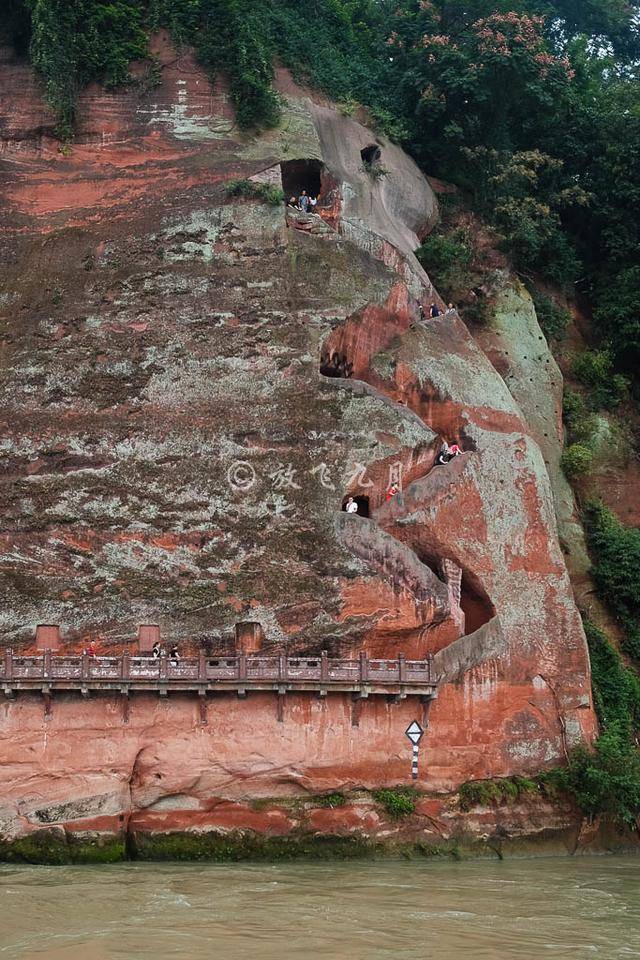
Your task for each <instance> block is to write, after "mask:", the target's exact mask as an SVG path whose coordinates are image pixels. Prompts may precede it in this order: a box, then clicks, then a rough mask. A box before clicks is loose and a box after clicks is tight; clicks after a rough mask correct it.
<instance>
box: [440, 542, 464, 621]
mask: <svg viewBox="0 0 640 960" xmlns="http://www.w3.org/2000/svg"><path fill="white" fill-rule="evenodd" d="M440 573H441V575H442V579H443V580H444V582H445V583H446V585H447V588H448V590H449V602H450V604H451V616H452V617H453V619H454V620H455V621H456V623H457V624H458V627H459V629H460V635H461V636H462V634H463V633H464V629H465V624H464V619H465V618H464V612H463V610H462V607H461V606H460V598H461V596H462V570H461V568H460V567H459V566H458V564H457V563H454V562H453V560H448V559H446V558H445V559H442V560H441V561H440Z"/></svg>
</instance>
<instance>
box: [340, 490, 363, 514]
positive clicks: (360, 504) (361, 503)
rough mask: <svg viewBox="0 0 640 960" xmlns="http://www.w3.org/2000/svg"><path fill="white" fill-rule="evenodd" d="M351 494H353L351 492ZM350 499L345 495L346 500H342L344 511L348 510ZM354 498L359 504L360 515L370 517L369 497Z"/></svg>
mask: <svg viewBox="0 0 640 960" xmlns="http://www.w3.org/2000/svg"><path fill="white" fill-rule="evenodd" d="M349 496H351V494H350V495H349ZM348 500H349V497H345V498H344V500H343V501H342V509H343V510H344V511H346V509H347V501H348ZM353 500H354V501H355V503H357V505H358V516H359V517H368V516H369V497H362V496H357V497H356V496H354V497H353Z"/></svg>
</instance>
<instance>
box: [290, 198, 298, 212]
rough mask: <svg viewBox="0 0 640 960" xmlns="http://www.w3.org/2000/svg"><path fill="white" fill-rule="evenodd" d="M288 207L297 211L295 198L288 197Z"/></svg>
mask: <svg viewBox="0 0 640 960" xmlns="http://www.w3.org/2000/svg"><path fill="white" fill-rule="evenodd" d="M288 206H290V207H293V209H294V210H299V209H300V207H299V205H298V201H297V200H296V198H295V197H289V201H288Z"/></svg>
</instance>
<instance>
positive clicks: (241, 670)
mask: <svg viewBox="0 0 640 960" xmlns="http://www.w3.org/2000/svg"><path fill="white" fill-rule="evenodd" d="M236 666H237V673H238V680H246V679H247V655H246V653H245V652H244V650H240V651H239V652H238V660H237V664H236Z"/></svg>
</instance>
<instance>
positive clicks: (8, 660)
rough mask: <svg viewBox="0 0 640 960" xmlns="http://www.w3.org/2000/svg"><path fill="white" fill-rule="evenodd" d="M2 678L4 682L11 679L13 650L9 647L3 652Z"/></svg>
mask: <svg viewBox="0 0 640 960" xmlns="http://www.w3.org/2000/svg"><path fill="white" fill-rule="evenodd" d="M4 676H5V680H12V679H13V650H12V649H11V648H10V647H7V649H6V650H5V652H4Z"/></svg>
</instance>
